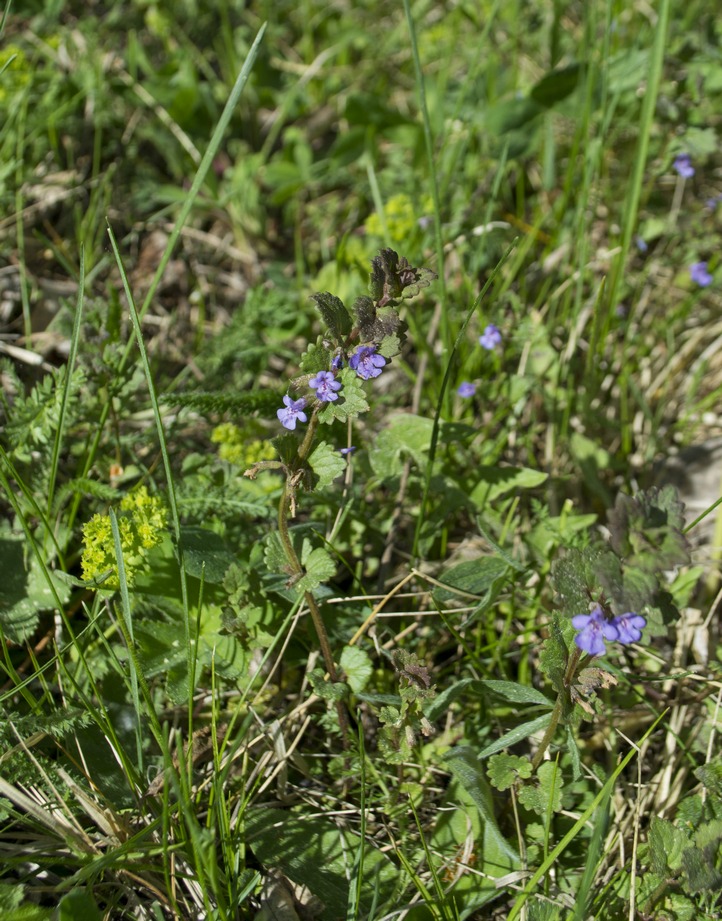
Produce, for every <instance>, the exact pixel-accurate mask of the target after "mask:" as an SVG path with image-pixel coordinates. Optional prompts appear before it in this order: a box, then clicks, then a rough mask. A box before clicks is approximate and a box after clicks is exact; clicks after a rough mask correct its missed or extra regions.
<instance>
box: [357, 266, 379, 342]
mask: <svg viewBox="0 0 722 921" xmlns="http://www.w3.org/2000/svg"><path fill="white" fill-rule="evenodd" d="M379 285H380V290H381V291H383V276H382V277H381V280H380V282H379ZM378 297H381V294H379V295H378ZM377 299H378V298H377ZM353 312H354V316H355V317H356V324H357V326H358V328H359V337H360V339H361V341H362V342H371V341H372V340H373V338H374V333H375V332H376V305H375V304H374V302H373V301H372V300H371V298H370V297H357V298H356V300H355V301H354V305H353Z"/></svg>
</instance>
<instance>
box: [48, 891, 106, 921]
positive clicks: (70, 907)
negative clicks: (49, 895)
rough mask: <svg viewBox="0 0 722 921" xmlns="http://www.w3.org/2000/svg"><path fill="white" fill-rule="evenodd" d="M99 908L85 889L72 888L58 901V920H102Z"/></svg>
mask: <svg viewBox="0 0 722 921" xmlns="http://www.w3.org/2000/svg"><path fill="white" fill-rule="evenodd" d="M102 917H103V916H102V915H101V913H100V909H99V908H98V905H97V903H96V901H95V899H94V898H93V896H92V895H91V894H90V893H89V892H88V891H87V890H86V889H73V890H71V891H70V892H68V893H67V894H66V895H64V896H63V897H62V899H61V900H60V902H59V903H58V915H57V919H58V921H102Z"/></svg>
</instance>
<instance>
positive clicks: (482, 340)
mask: <svg viewBox="0 0 722 921" xmlns="http://www.w3.org/2000/svg"><path fill="white" fill-rule="evenodd" d="M479 345H480V346H481V347H482V348H485V349H487V350H488V351H489V352H493V351H494V349H495V348H496V347H497V345H501V330H500V329H499V327H498V326H494V324H493V323H490V324H489V325H488V326H487V327H486V329H485V330H484V332H483V333H482V334H481V336H479Z"/></svg>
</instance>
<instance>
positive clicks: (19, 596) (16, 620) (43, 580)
mask: <svg viewBox="0 0 722 921" xmlns="http://www.w3.org/2000/svg"><path fill="white" fill-rule="evenodd" d="M3 530H4V531H5V533H4V534H2V535H1V536H0V570H1V571H2V574H3V575H2V579H1V580H0V629H2V632H3V633H4V634H5V636H6V637H7V638H8V639H10V640H12V641H13V642H14V643H23V642H25V640H27V639H28V638H29V637H30V636H32V634H33V633H34V632H35V629H36V627H37V625H38V621H39V618H40V612H41V611H50V610H52V609H53V608H55V607H56V597H57V598H59V600H60V601H61V602H62V603H65V602H66V601H67V600H68V598H69V597H70V589H69V587H68V585H67V584H66V583H65V582H64V580H63V579H62V577H60V576H56V575H55V573H54V572H53V571H52V570H49V569H48V570H44V569H43V567H42V565H41V564H40V561H39V560H38V559H37V557H36V556H35V555H34V554H32V553H31V554H30V555H29V559H28V561H27V565H26V560H25V551H24V547H25V537H24V536H21V535H15V534H12V533H11V532H10V530H9V528H7V529H3ZM46 573H47V575H46ZM48 579H50V581H51V583H52V586H53V587H52V588H51V585H49V584H48Z"/></svg>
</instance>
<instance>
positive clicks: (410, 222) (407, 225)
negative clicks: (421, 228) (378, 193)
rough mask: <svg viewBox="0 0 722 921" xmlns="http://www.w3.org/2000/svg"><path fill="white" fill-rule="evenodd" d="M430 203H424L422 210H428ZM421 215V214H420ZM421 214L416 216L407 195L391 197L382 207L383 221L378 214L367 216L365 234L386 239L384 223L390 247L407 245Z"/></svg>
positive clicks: (412, 204)
mask: <svg viewBox="0 0 722 921" xmlns="http://www.w3.org/2000/svg"><path fill="white" fill-rule="evenodd" d="M430 207H431V202H430V201H425V202H424V208H425V209H426V210H427V211H428V210H430ZM422 213H423V212H422ZM421 216H422V214H417V209H416V208H415V207H414V203H413V202H412V200H411V199H410V198H409V196H408V195H404V194H399V195H392V196H391V198H390V199H389V200H388V201H387V202H386V204H385V205H384V221H382V220H381V218H380V217H379V215H378V214H376V213H374V214H371V215H369V217H368V218H367V220H366V223H365V224H364V228H365V230H366V233H368V234H371V235H373V236H375V237H382V238H384V239H386V233H385V231H384V226H383V225H384V222H385V223H386V231H388V243H390V244H392V245H403V244H405V243H408V242H409V240H411V239H412V238H413V237H414V235H415V234H416V233H417V232H418V218H419V217H421Z"/></svg>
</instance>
